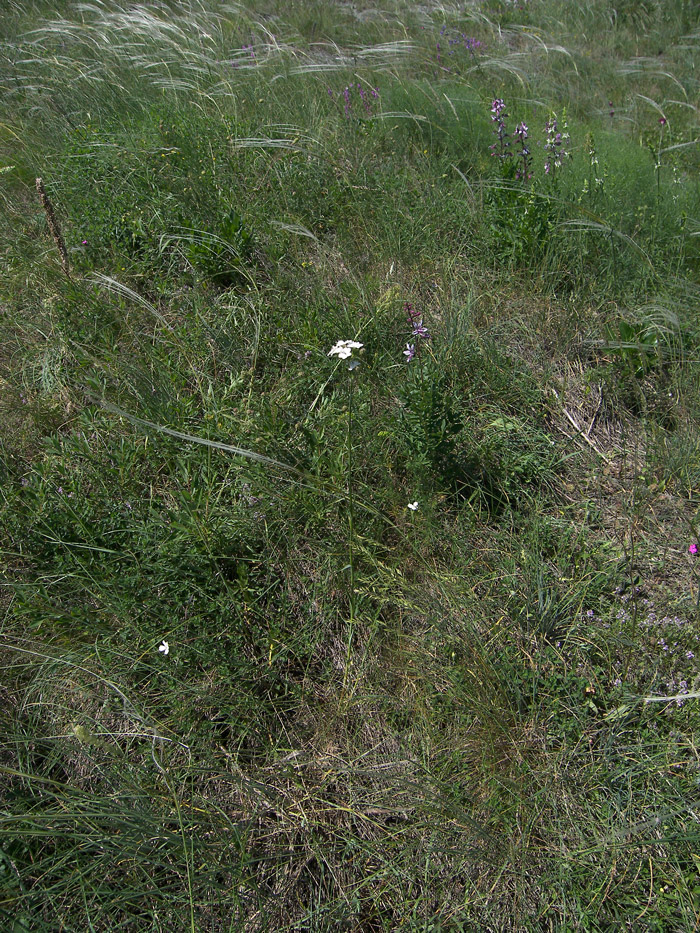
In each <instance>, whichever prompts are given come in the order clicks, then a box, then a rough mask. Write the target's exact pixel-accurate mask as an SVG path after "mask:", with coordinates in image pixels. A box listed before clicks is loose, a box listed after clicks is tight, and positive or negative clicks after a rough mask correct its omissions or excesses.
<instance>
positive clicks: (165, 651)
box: [158, 641, 170, 654]
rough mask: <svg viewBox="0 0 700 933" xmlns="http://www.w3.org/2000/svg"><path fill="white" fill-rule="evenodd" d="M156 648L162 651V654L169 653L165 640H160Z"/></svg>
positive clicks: (168, 646)
mask: <svg viewBox="0 0 700 933" xmlns="http://www.w3.org/2000/svg"><path fill="white" fill-rule="evenodd" d="M158 650H159V651H162V652H163V654H170V645H169V644H168V643H167V641H162V642H161V643H160V645H159V646H158Z"/></svg>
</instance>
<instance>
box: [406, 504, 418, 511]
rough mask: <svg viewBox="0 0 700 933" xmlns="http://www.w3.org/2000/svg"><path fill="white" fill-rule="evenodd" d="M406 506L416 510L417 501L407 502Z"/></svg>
mask: <svg viewBox="0 0 700 933" xmlns="http://www.w3.org/2000/svg"><path fill="white" fill-rule="evenodd" d="M408 507H409V509H410V510H411V511H412V512H417V511H418V503H417V502H409V503H408Z"/></svg>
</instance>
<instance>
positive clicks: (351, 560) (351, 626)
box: [343, 373, 356, 697]
mask: <svg viewBox="0 0 700 933" xmlns="http://www.w3.org/2000/svg"><path fill="white" fill-rule="evenodd" d="M349 381H350V387H349V390H348V433H347V439H346V445H347V455H348V456H347V488H348V565H349V567H350V619H349V620H348V643H347V648H346V651H345V670H344V671H343V697H345V695H346V690H347V685H348V673H349V671H350V655H351V653H352V639H353V635H354V633H355V610H356V604H355V551H354V548H353V542H354V537H355V529H354V502H353V481H352V467H353V462H352V453H353V451H352V416H353V396H354V389H355V380H354V378H353V374H352V373H350V380H349Z"/></svg>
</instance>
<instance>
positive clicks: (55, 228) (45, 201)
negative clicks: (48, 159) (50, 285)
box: [36, 178, 70, 278]
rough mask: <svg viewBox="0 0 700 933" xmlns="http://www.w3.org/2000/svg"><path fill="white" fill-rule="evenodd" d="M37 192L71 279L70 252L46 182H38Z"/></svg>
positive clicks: (64, 266)
mask: <svg viewBox="0 0 700 933" xmlns="http://www.w3.org/2000/svg"><path fill="white" fill-rule="evenodd" d="M36 190H37V191H38V192H39V200H40V201H41V206H42V207H43V208H44V213H45V214H46V221H47V223H48V225H49V230H50V231H51V236H52V237H53V239H54V243H55V244H56V248H57V249H58V252H59V253H60V256H61V266H62V267H63V271H64V272H65V273H66V275H67V276H68V277H69V278H70V266H69V264H68V250H67V249H66V244H65V241H64V239H63V236H62V235H61V228H60V227H59V225H58V220H57V219H56V214H55V212H54V209H53V204H52V203H51V201H50V200H49V196H48V194H47V193H46V188H44V182H43V181H42V180H41V178H37V180H36Z"/></svg>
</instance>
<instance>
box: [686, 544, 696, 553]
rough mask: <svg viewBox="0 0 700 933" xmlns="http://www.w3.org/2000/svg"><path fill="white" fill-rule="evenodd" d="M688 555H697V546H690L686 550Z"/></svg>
mask: <svg viewBox="0 0 700 933" xmlns="http://www.w3.org/2000/svg"><path fill="white" fill-rule="evenodd" d="M688 553H689V554H697V553H698V546H697V544H691V545H690V547H689V548H688Z"/></svg>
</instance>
